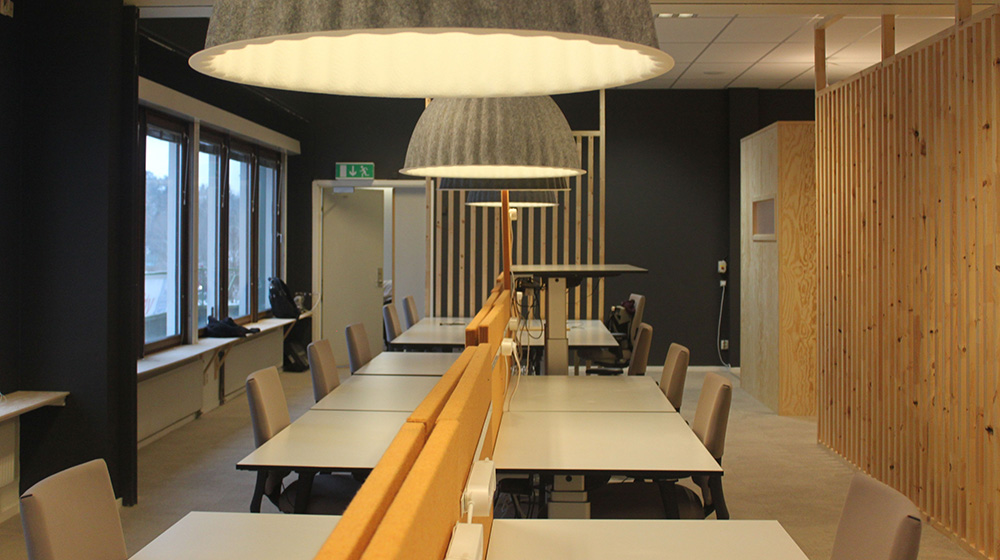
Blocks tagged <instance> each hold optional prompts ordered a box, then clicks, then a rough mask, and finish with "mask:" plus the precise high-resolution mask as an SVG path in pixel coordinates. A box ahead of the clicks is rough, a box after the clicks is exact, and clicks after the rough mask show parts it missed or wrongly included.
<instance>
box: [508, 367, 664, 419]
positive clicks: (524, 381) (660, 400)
mask: <svg viewBox="0 0 1000 560" xmlns="http://www.w3.org/2000/svg"><path fill="white" fill-rule="evenodd" d="M515 383H516V389H515ZM508 391H509V392H511V391H512V397H511V399H510V410H511V411H515V412H667V413H674V412H675V411H674V407H673V406H671V405H670V402H669V401H668V400H667V397H665V396H664V395H663V391H660V388H659V387H657V385H656V382H655V381H653V378H651V377H646V376H641V375H636V376H627V375H618V376H614V377H600V376H562V375H541V376H537V375H525V376H521V379H520V380H519V381H516V382H515V381H514V380H511V382H510V384H509V385H508Z"/></svg>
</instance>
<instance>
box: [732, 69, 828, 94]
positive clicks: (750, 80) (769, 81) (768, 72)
mask: <svg viewBox="0 0 1000 560" xmlns="http://www.w3.org/2000/svg"><path fill="white" fill-rule="evenodd" d="M811 68H812V64H802V63H798V64H763V63H761V64H755V65H753V66H751V67H750V68H748V69H747V71H746V72H744V73H743V74H741V75H740V77H738V78H736V80H734V81H733V83H732V84H731V85H730V87H756V88H766V89H775V88H779V87H781V86H783V85H785V84H786V83H788V82H790V81H792V80H794V79H795V78H797V77H798V76H799V75H801V74H802V73H803V72H805V71H807V70H809V69H811Z"/></svg>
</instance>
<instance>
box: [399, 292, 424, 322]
mask: <svg viewBox="0 0 1000 560" xmlns="http://www.w3.org/2000/svg"><path fill="white" fill-rule="evenodd" d="M419 320H420V314H419V313H417V302H416V301H415V300H414V299H413V296H406V297H405V298H403V324H404V325H405V326H406V328H410V327H412V326H413V325H416V324H417V321H419Z"/></svg>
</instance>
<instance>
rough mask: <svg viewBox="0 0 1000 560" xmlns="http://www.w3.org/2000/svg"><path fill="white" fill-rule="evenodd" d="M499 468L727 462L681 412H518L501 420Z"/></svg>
mask: <svg viewBox="0 0 1000 560" xmlns="http://www.w3.org/2000/svg"><path fill="white" fill-rule="evenodd" d="M493 460H494V461H495V462H496V469H497V471H507V472H536V473H540V472H548V473H585V472H587V471H591V472H600V473H607V474H623V475H631V476H649V477H651V476H658V475H669V476H678V477H681V476H687V475H690V474H695V473H720V472H722V467H720V466H719V463H718V462H716V461H715V459H714V458H712V455H711V454H710V453H709V452H708V450H707V449H705V446H704V445H703V444H702V443H701V440H699V439H698V437H697V436H695V435H694V432H692V431H691V428H690V427H688V425H687V423H685V422H684V419H683V418H682V417H681V415H680V414H676V413H667V412H517V411H508V412H505V413H504V415H503V420H501V421H500V432H499V433H498V434H497V443H496V448H495V449H494V452H493Z"/></svg>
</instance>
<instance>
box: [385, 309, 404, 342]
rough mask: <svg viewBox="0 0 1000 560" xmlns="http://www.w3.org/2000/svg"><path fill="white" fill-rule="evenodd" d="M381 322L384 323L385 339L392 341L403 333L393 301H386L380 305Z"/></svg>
mask: <svg viewBox="0 0 1000 560" xmlns="http://www.w3.org/2000/svg"><path fill="white" fill-rule="evenodd" d="M382 323H383V324H384V325H385V340H386V342H389V343H392V341H393V340H395V338H396V337H397V336H399V335H401V334H403V327H402V326H401V325H400V324H399V313H397V312H396V304H395V303H387V304H385V305H383V306H382Z"/></svg>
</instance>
